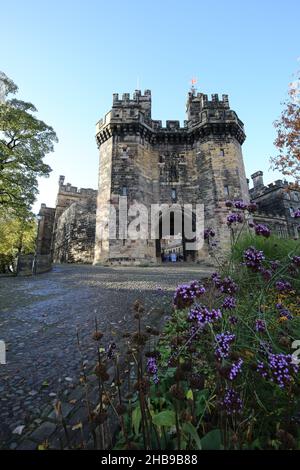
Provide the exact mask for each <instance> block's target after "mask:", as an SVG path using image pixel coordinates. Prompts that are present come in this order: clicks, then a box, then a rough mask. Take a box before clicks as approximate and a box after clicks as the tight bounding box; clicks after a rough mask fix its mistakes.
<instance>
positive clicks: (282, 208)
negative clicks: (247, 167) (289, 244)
mask: <svg viewBox="0 0 300 470" xmlns="http://www.w3.org/2000/svg"><path fill="white" fill-rule="evenodd" d="M251 177H252V180H253V188H251V189H250V197H251V200H252V201H254V202H256V203H257V205H258V212H259V213H264V214H265V220H266V223H267V222H268V223H269V224H271V225H272V223H273V222H272V216H273V217H276V216H277V217H281V218H283V219H284V220H285V222H286V226H287V230H288V236H289V237H290V238H299V231H298V226H299V222H298V219H295V218H294V216H293V214H294V212H295V211H296V210H298V209H300V188H297V187H295V186H293V185H291V184H290V183H288V182H287V181H282V180H277V181H275V182H274V183H270V184H269V185H268V186H265V185H264V183H263V173H262V171H258V172H256V173H254V174H253V175H252V176H251ZM266 214H269V216H270V220H269V221H267V218H266Z"/></svg>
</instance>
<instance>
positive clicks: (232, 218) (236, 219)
mask: <svg viewBox="0 0 300 470" xmlns="http://www.w3.org/2000/svg"><path fill="white" fill-rule="evenodd" d="M242 222H243V216H242V214H240V213H237V214H236V213H235V212H233V213H232V214H229V215H228V216H227V225H228V226H230V225H232V224H235V223H239V224H240V223H242Z"/></svg>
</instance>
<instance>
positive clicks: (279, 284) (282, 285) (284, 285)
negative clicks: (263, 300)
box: [275, 279, 292, 292]
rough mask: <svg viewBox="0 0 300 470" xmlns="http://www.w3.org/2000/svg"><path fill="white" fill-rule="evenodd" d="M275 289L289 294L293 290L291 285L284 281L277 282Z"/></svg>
mask: <svg viewBox="0 0 300 470" xmlns="http://www.w3.org/2000/svg"><path fill="white" fill-rule="evenodd" d="M275 287H276V289H277V290H278V291H279V292H289V291H290V290H291V289H292V286H291V284H290V283H289V282H288V281H285V280H284V279H280V280H279V281H276V283H275Z"/></svg>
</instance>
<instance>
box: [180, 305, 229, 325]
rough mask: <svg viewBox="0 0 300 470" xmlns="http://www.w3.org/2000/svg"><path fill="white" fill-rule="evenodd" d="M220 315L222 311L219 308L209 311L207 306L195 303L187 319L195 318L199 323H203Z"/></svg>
mask: <svg viewBox="0 0 300 470" xmlns="http://www.w3.org/2000/svg"><path fill="white" fill-rule="evenodd" d="M221 317H222V312H221V310H220V309H212V310H211V311H210V310H208V308H206V307H203V306H201V305H196V307H194V308H192V309H191V310H190V312H189V317H188V318H189V320H196V321H197V322H198V323H199V324H200V325H205V324H206V323H213V322H215V321H217V320H219V318H221Z"/></svg>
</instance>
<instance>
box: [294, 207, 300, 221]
mask: <svg viewBox="0 0 300 470" xmlns="http://www.w3.org/2000/svg"><path fill="white" fill-rule="evenodd" d="M294 217H295V219H299V218H300V209H297V210H296V211H295V212H294Z"/></svg>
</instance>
